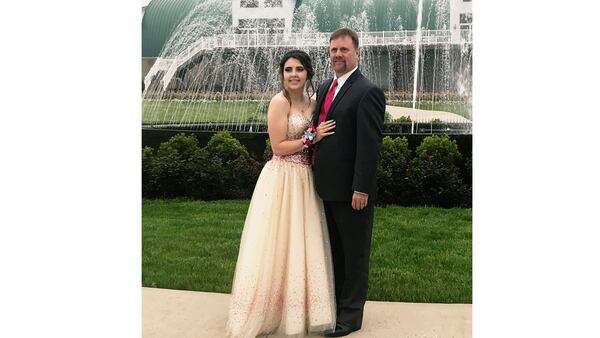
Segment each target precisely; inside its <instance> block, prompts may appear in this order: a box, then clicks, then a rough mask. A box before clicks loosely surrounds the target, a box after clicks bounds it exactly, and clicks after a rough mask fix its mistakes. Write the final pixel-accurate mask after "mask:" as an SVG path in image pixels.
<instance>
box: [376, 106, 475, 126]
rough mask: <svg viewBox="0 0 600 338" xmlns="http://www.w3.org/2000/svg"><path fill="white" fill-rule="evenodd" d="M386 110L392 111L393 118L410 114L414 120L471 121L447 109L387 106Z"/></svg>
mask: <svg viewBox="0 0 600 338" xmlns="http://www.w3.org/2000/svg"><path fill="white" fill-rule="evenodd" d="M385 110H386V111H387V112H389V113H390V115H391V116H392V118H393V119H398V118H400V117H402V116H408V117H410V119H411V120H413V121H427V122H429V121H431V120H435V119H439V120H440V121H443V122H454V123H469V122H471V121H470V120H469V119H466V118H464V117H462V116H460V115H458V114H455V113H450V112H446V111H437V110H425V109H413V108H406V107H398V106H385Z"/></svg>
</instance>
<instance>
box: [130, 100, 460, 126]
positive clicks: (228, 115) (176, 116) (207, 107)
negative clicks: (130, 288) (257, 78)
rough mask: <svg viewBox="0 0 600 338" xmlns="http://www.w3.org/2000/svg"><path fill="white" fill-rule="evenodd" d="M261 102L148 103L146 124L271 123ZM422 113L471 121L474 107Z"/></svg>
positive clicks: (425, 104) (445, 105)
mask: <svg viewBox="0 0 600 338" xmlns="http://www.w3.org/2000/svg"><path fill="white" fill-rule="evenodd" d="M266 104H268V102H263V103H262V105H261V103H260V102H258V101H248V100H246V101H241V100H240V101H225V102H216V101H212V102H203V101H191V100H144V101H143V102H142V123H173V122H176V123H197V122H229V123H232V122H250V121H263V122H266V121H267V115H266V114H264V113H263V110H264V105H266ZM387 104H388V105H394V106H400V107H409V108H410V107H412V102H409V101H389V102H388V103H387ZM417 108H418V109H425V110H438V111H447V112H451V113H456V114H458V115H461V116H464V117H467V118H469V117H470V114H471V113H470V112H471V107H470V106H469V105H467V104H465V103H463V102H435V103H432V102H430V101H422V102H420V103H418V104H417Z"/></svg>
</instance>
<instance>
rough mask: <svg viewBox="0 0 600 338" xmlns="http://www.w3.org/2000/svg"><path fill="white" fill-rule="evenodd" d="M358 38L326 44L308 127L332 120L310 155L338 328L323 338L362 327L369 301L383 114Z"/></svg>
mask: <svg viewBox="0 0 600 338" xmlns="http://www.w3.org/2000/svg"><path fill="white" fill-rule="evenodd" d="M359 55H360V52H359V46H358V36H357V34H356V32H354V31H352V30H350V29H347V28H341V29H338V30H337V31H335V32H333V33H332V34H331V36H330V39H329V59H330V61H331V67H332V68H333V70H334V71H335V77H334V78H333V79H330V80H327V81H325V82H323V83H322V84H321V85H320V86H319V88H318V89H317V108H316V114H315V117H314V120H313V125H315V126H318V125H319V124H320V123H321V122H323V121H327V120H334V121H335V125H336V127H335V129H334V134H332V135H330V136H328V137H325V138H323V139H322V140H321V141H319V142H318V143H316V144H315V146H314V147H313V149H312V155H311V156H312V162H313V173H314V179H315V186H316V189H317V192H318V194H319V196H320V197H321V198H322V199H323V202H324V205H325V216H326V218H327V226H328V228H329V238H330V242H331V250H332V256H333V257H332V258H333V265H334V275H335V294H336V304H337V323H336V327H335V329H334V330H333V331H332V332H326V333H325V336H326V337H341V336H346V335H348V334H350V333H351V332H353V331H357V330H359V329H360V328H361V326H362V318H363V308H364V305H365V301H366V299H367V287H368V273H369V254H370V249H371V233H372V229H373V211H374V208H373V207H374V200H375V198H376V196H375V194H376V190H377V187H376V171H377V163H378V161H379V156H380V150H381V139H382V136H381V129H382V127H383V121H384V114H385V96H384V94H383V91H382V90H381V89H380V88H378V87H377V86H375V85H374V84H373V83H371V82H370V81H369V80H368V79H367V78H366V77H364V76H363V75H362V74H361V72H360V70H358V59H359Z"/></svg>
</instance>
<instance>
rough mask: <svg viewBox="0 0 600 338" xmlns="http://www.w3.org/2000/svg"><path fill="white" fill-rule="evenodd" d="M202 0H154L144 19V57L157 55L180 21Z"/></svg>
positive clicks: (149, 5)
mask: <svg viewBox="0 0 600 338" xmlns="http://www.w3.org/2000/svg"><path fill="white" fill-rule="evenodd" d="M200 2H202V0H153V1H150V4H148V7H146V11H145V12H144V17H143V19H142V57H157V56H158V55H159V54H160V51H161V49H162V47H163V46H164V44H165V42H166V41H167V39H168V38H169V36H170V35H171V33H172V32H173V30H174V29H175V27H177V25H178V24H179V22H181V20H182V19H183V18H184V17H185V16H186V15H187V14H188V13H189V11H190V10H192V9H193V8H194V7H195V6H196V5H197V4H199V3H200Z"/></svg>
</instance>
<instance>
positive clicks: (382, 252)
mask: <svg viewBox="0 0 600 338" xmlns="http://www.w3.org/2000/svg"><path fill="white" fill-rule="evenodd" d="M248 204H249V201H248V200H235V201H234V200H230V201H212V202H206V201H183V200H144V201H142V220H143V221H142V229H143V231H142V284H143V285H144V286H148V287H160V288H169V289H180V290H197V291H208V292H221V293H229V292H230V291H231V282H232V279H233V273H234V269H235V264H236V260H237V254H238V248H239V241H240V237H241V233H242V228H243V224H244V219H245V217H246V211H247V208H248ZM471 252H472V249H471V209H439V208H405V207H397V206H388V207H387V208H376V209H375V224H374V228H373V241H372V249H371V266H370V275H369V291H368V299H370V300H385V301H402V302H430V303H471V300H472V298H471V290H472V279H471Z"/></svg>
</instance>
